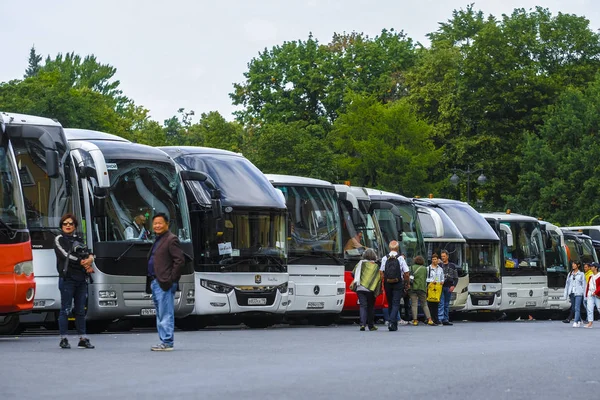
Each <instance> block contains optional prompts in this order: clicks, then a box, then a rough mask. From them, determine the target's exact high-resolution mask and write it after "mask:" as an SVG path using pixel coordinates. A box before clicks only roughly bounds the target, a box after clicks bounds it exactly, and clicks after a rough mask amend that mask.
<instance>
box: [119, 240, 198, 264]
mask: <svg viewBox="0 0 600 400" xmlns="http://www.w3.org/2000/svg"><path fill="white" fill-rule="evenodd" d="M142 243H150V242H147V241H145V240H139V241H134V242H131V244H130V245H129V246H127V248H126V249H125V251H124V252H122V253H121V254H120V255H119V256H118V257H116V258H115V259H114V261H115V262H119V261H121V259H122V258H123V257H125V254H127V253H129V250H131V249H132V248H133V247H134V246H135V245H136V244H142ZM183 254H184V255H185V256H187V254H185V253H183ZM188 257H189V256H188Z"/></svg>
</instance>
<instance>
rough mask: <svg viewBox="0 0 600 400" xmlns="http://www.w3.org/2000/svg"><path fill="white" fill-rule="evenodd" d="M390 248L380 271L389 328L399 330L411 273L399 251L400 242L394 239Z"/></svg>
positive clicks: (382, 261)
mask: <svg viewBox="0 0 600 400" xmlns="http://www.w3.org/2000/svg"><path fill="white" fill-rule="evenodd" d="M389 249H390V252H389V254H388V255H386V256H384V257H383V259H382V260H381V268H380V271H381V279H382V281H383V287H384V289H385V295H386V296H387V301H388V316H389V317H388V318H389V322H388V329H389V330H390V331H397V330H398V313H399V310H400V300H401V299H402V297H404V293H405V292H406V290H408V284H409V273H408V265H406V261H404V257H402V256H401V255H400V254H399V253H398V250H399V249H400V244H399V243H398V242H397V241H396V240H392V241H391V242H390V244H389Z"/></svg>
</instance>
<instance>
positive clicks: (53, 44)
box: [0, 0, 600, 123]
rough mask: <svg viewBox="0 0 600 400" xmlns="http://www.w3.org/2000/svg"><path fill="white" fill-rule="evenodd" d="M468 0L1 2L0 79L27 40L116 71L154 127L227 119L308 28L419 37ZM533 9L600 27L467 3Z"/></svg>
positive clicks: (15, 66) (327, 35)
mask: <svg viewBox="0 0 600 400" xmlns="http://www.w3.org/2000/svg"><path fill="white" fill-rule="evenodd" d="M472 1H474V0H462V1H461V0H419V1H402V0H396V1H393V0H370V1H369V0H219V1H207V0H197V1H193V0H170V1H168V2H167V1H158V0H144V1H142V0H139V1H131V0H102V1H100V0H94V1H91V0H90V1H81V0H54V1H47V0H35V1H24V0H0V5H1V6H2V10H3V11H4V12H3V13H2V14H3V16H4V18H2V22H1V23H0V37H1V38H2V39H3V40H2V49H3V51H2V56H1V59H2V61H1V62H0V82H5V81H8V80H11V79H20V78H22V76H23V73H24V71H25V69H26V67H27V59H28V56H29V49H30V48H31V46H32V45H34V44H35V47H36V50H37V51H38V53H40V54H42V55H43V56H44V58H45V56H46V55H48V54H50V55H51V56H55V55H56V54H57V53H58V52H62V53H66V52H70V51H75V53H77V54H80V55H81V56H84V55H87V54H95V55H96V57H97V58H98V60H99V61H100V62H102V63H108V64H110V65H112V66H114V67H116V68H117V75H116V78H117V79H119V80H120V81H121V89H122V90H123V91H124V94H125V95H126V96H128V97H130V98H132V99H133V100H134V101H135V102H136V104H138V105H143V106H144V107H146V108H148V109H149V110H150V114H151V116H152V118H153V119H155V120H158V121H159V122H161V123H162V122H163V120H164V119H165V118H168V117H170V116H172V115H174V114H175V113H176V111H177V109H178V108H180V107H184V108H186V109H188V110H190V109H191V110H194V111H195V112H196V120H197V119H198V117H199V115H200V114H201V113H202V112H209V111H214V110H217V111H219V112H220V113H221V114H222V115H223V116H224V117H225V118H226V119H228V120H231V119H232V116H231V112H232V111H233V110H234V106H233V105H232V104H231V100H230V98H229V96H228V94H229V93H230V92H231V91H232V89H233V86H232V84H233V83H234V82H242V81H243V75H242V74H243V73H244V72H245V71H246V70H247V63H248V62H249V61H250V60H251V59H252V58H253V57H255V56H257V55H258V53H259V52H260V51H262V50H264V49H265V48H271V47H272V46H274V45H278V44H281V43H283V42H284V41H290V40H297V39H302V40H306V38H307V37H308V34H309V32H313V35H314V37H315V38H317V39H318V40H319V41H320V42H321V43H328V42H329V41H330V39H331V37H332V36H333V33H334V32H339V33H341V32H352V31H357V32H364V33H365V34H368V35H369V36H371V37H373V36H375V35H377V34H378V33H380V32H381V30H382V29H383V28H387V29H389V28H394V29H395V30H398V31H399V30H404V32H405V33H407V35H408V36H409V37H411V38H413V39H414V40H415V41H420V42H422V43H426V38H425V34H427V33H429V32H433V31H435V30H437V28H438V23H439V22H445V21H447V20H448V19H450V18H451V16H452V10H454V9H460V8H466V6H467V5H468V4H469V3H470V2H472ZM536 5H540V6H542V7H546V8H549V9H550V11H551V12H552V13H553V14H554V15H556V14H557V13H558V12H559V11H561V12H564V13H573V14H577V15H580V16H585V17H587V18H588V19H589V20H590V23H591V27H592V29H598V28H599V27H600V1H598V0H537V1H530V0H520V1H517V0H479V1H475V9H477V10H482V11H483V12H484V13H485V14H494V15H495V16H497V17H499V16H500V15H501V14H503V13H507V14H510V13H511V12H512V10H513V9H514V8H515V7H523V8H526V9H529V8H532V7H535V6H536ZM1 107H2V105H1V104H0V109H1Z"/></svg>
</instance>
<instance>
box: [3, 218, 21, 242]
mask: <svg viewBox="0 0 600 400" xmlns="http://www.w3.org/2000/svg"><path fill="white" fill-rule="evenodd" d="M0 227H1V228H2V229H0V232H2V233H4V234H5V235H6V237H8V238H9V239H14V238H15V236H17V230H16V229H13V227H12V226H10V225H8V224H7V223H6V222H4V221H3V220H2V218H0Z"/></svg>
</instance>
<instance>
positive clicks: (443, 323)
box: [442, 321, 454, 325]
mask: <svg viewBox="0 0 600 400" xmlns="http://www.w3.org/2000/svg"><path fill="white" fill-rule="evenodd" d="M442 325H454V324H453V323H452V322H450V321H444V322H442Z"/></svg>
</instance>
